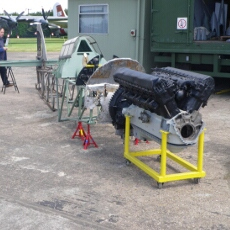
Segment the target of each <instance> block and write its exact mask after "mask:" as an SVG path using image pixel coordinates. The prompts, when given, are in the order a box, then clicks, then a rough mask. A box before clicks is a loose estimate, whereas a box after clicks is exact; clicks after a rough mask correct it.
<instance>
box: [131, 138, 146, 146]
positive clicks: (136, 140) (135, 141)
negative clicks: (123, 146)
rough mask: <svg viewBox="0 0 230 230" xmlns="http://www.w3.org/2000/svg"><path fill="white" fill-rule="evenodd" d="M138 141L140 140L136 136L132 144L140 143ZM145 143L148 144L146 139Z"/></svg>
mask: <svg viewBox="0 0 230 230" xmlns="http://www.w3.org/2000/svg"><path fill="white" fill-rule="evenodd" d="M140 142H141V141H140V140H139V139H138V138H135V140H134V145H138V143H140ZM145 143H146V144H148V143H149V141H146V142H145Z"/></svg>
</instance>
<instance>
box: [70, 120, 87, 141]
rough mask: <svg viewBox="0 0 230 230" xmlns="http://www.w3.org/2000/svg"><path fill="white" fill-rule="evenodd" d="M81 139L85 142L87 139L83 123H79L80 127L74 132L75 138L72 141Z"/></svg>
mask: <svg viewBox="0 0 230 230" xmlns="http://www.w3.org/2000/svg"><path fill="white" fill-rule="evenodd" d="M78 131H79V133H78V134H77V132H78ZM76 136H78V137H80V138H81V140H82V141H84V140H85V137H86V134H85V131H84V129H83V127H82V122H81V121H79V122H78V125H77V128H76V131H75V132H74V134H73V136H72V139H74V137H76Z"/></svg>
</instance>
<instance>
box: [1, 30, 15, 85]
mask: <svg viewBox="0 0 230 230" xmlns="http://www.w3.org/2000/svg"><path fill="white" fill-rule="evenodd" d="M4 33H5V30H4V28H2V27H0V61H6V60H7V55H6V51H7V47H5V44H4V39H3V36H4ZM0 74H1V78H2V82H3V85H5V86H6V87H9V86H13V84H12V83H10V82H9V81H8V78H7V70H6V67H5V66H0Z"/></svg>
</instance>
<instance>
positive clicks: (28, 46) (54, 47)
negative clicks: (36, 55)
mask: <svg viewBox="0 0 230 230" xmlns="http://www.w3.org/2000/svg"><path fill="white" fill-rule="evenodd" d="M45 41H46V49H47V52H60V51H61V48H62V45H63V43H64V42H65V41H66V39H64V38H46V39H45ZM7 52H37V38H10V41H9V44H8V50H7Z"/></svg>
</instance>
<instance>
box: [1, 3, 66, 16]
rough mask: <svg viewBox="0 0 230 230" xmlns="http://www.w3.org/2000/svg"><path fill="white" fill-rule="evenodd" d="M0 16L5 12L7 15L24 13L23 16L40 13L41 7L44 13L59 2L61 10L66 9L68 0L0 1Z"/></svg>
mask: <svg viewBox="0 0 230 230" xmlns="http://www.w3.org/2000/svg"><path fill="white" fill-rule="evenodd" d="M1 2H2V3H3V4H1V5H0V14H3V11H4V10H5V11H7V12H8V13H9V14H10V13H13V12H17V13H21V12H22V11H25V13H24V15H27V13H28V10H29V12H37V11H41V9H42V7H43V8H44V9H45V11H48V10H53V6H54V4H55V3H56V2H59V3H60V4H61V5H62V7H63V9H67V8H68V7H67V4H68V0H5V1H3V0H2V1H1Z"/></svg>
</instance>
